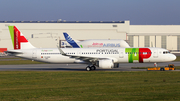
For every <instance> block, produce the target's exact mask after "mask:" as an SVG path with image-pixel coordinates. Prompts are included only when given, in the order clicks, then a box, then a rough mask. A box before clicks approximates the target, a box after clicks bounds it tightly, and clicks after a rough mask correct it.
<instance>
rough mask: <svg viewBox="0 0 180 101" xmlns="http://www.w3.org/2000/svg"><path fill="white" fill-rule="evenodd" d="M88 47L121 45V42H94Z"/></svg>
mask: <svg viewBox="0 0 180 101" xmlns="http://www.w3.org/2000/svg"><path fill="white" fill-rule="evenodd" d="M88 47H120V43H97V42H95V43H93V44H92V45H88Z"/></svg>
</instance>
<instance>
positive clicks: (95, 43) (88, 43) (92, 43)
mask: <svg viewBox="0 0 180 101" xmlns="http://www.w3.org/2000/svg"><path fill="white" fill-rule="evenodd" d="M63 34H64V37H65V39H66V41H67V42H68V43H69V44H70V45H71V46H72V47H73V48H94V47H104V48H107V47H130V46H129V45H128V43H127V42H126V41H124V40H122V39H111V40H107V39H93V40H92V39H89V40H84V41H78V40H75V39H73V38H72V37H71V36H70V35H68V34H67V33H66V32H64V33H63Z"/></svg>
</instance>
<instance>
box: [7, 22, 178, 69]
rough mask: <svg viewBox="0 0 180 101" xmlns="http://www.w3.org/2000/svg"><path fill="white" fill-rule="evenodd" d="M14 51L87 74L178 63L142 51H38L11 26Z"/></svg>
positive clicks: (164, 54) (158, 51) (158, 52)
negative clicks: (122, 65) (76, 66)
mask: <svg viewBox="0 0 180 101" xmlns="http://www.w3.org/2000/svg"><path fill="white" fill-rule="evenodd" d="M9 31H10V35H11V38H12V43H13V46H14V50H7V51H6V52H7V53H9V54H12V55H14V56H17V57H21V58H26V59H30V60H35V61H40V62H46V63H58V64H74V63H77V64H88V66H87V67H86V70H87V71H90V70H95V69H96V67H99V68H102V69H112V68H118V67H119V63H149V62H150V63H158V62H170V61H174V60H175V59H176V56H175V55H174V54H171V53H170V52H169V51H168V50H166V49H163V48H155V47H143V48H135V47H131V48H125V47H119V48H59V47H58V48H36V47H34V46H33V45H32V44H31V43H30V42H29V41H28V40H27V39H26V38H25V37H24V35H23V34H22V33H21V32H20V31H19V30H18V29H17V27H16V26H9Z"/></svg>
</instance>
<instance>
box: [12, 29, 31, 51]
mask: <svg viewBox="0 0 180 101" xmlns="http://www.w3.org/2000/svg"><path fill="white" fill-rule="evenodd" d="M9 31H10V34H11V39H12V43H13V47H14V49H22V48H24V49H25V48H34V46H32V45H31V44H30V43H29V42H28V40H27V39H26V38H25V37H24V36H23V34H22V33H21V32H20V31H19V30H18V29H17V27H16V26H9ZM23 44H24V45H23Z"/></svg>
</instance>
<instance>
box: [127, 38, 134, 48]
mask: <svg viewBox="0 0 180 101" xmlns="http://www.w3.org/2000/svg"><path fill="white" fill-rule="evenodd" d="M133 39H134V36H128V42H129V46H130V47H133V42H134V40H133Z"/></svg>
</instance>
